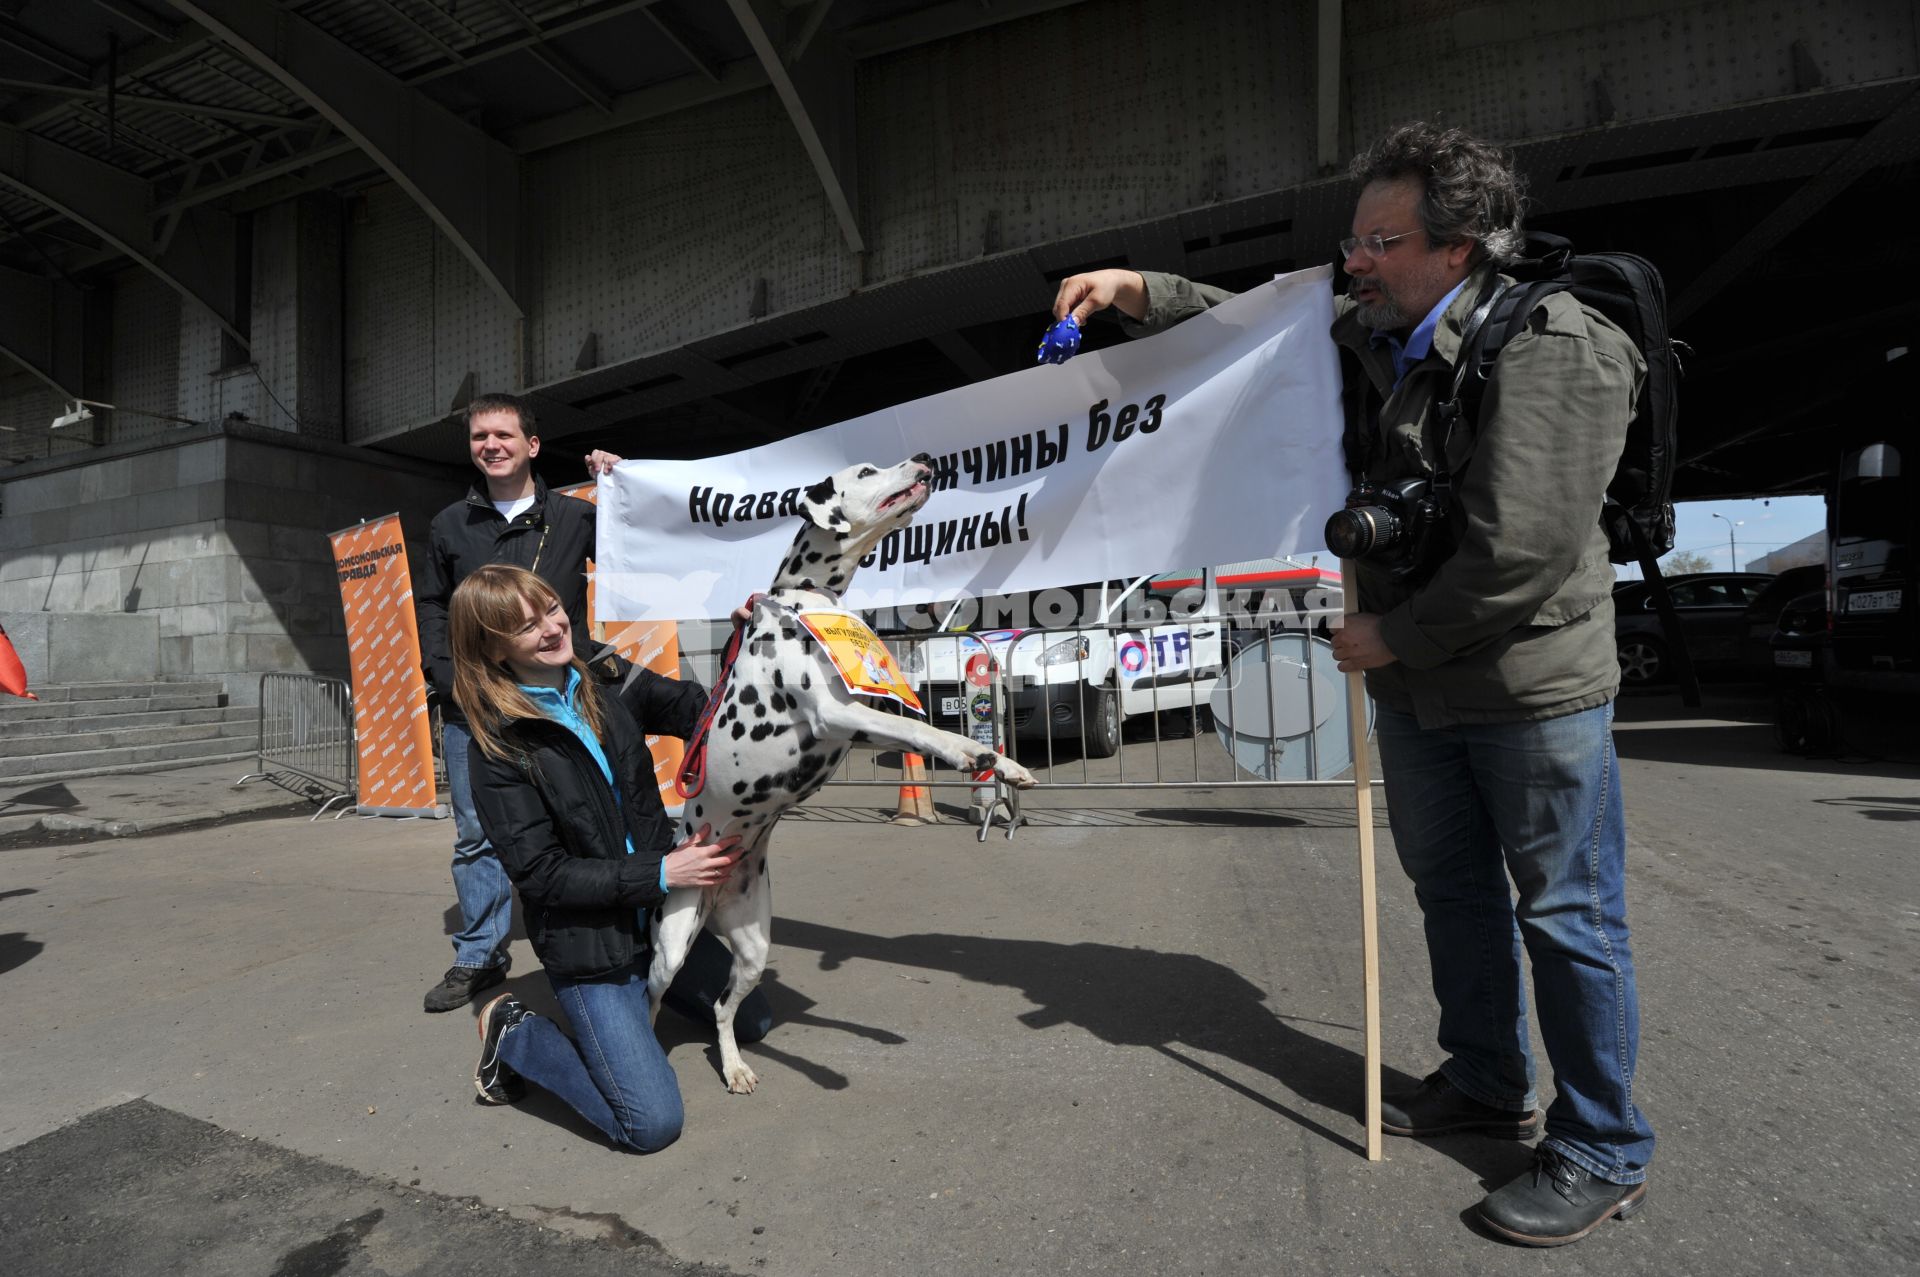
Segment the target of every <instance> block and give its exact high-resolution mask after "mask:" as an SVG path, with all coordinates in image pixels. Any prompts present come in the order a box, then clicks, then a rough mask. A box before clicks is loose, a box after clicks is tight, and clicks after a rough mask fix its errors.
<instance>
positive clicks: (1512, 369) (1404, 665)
mask: <svg viewBox="0 0 1920 1277" xmlns="http://www.w3.org/2000/svg"><path fill="white" fill-rule="evenodd" d="M1350 176H1351V177H1352V178H1353V180H1354V182H1355V185H1356V186H1357V187H1358V199H1357V202H1356V204H1355V208H1354V214H1353V222H1352V230H1351V232H1350V236H1349V238H1347V239H1346V240H1344V241H1342V243H1341V245H1340V247H1341V251H1342V253H1343V254H1344V255H1345V262H1344V266H1345V270H1346V273H1347V275H1348V276H1349V277H1350V279H1349V286H1348V295H1347V296H1346V297H1345V298H1342V299H1337V300H1336V303H1335V318H1334V322H1333V326H1332V329H1331V332H1332V336H1333V339H1334V341H1335V342H1336V343H1337V344H1338V345H1339V346H1340V347H1341V350H1342V355H1341V360H1342V366H1343V370H1344V378H1345V383H1346V385H1345V389H1346V400H1347V415H1348V421H1347V428H1348V440H1349V454H1348V455H1349V462H1350V464H1352V465H1353V466H1354V468H1355V471H1356V474H1355V480H1356V488H1357V491H1356V494H1355V504H1361V505H1372V506H1374V507H1376V508H1377V509H1380V510H1385V511H1387V512H1389V513H1393V514H1397V515H1402V516H1405V518H1406V519H1407V521H1408V522H1407V523H1405V524H1403V525H1402V529H1403V531H1402V534H1401V535H1400V536H1398V537H1397V538H1396V537H1394V536H1393V535H1392V531H1393V524H1392V523H1391V522H1389V521H1387V520H1385V519H1378V518H1374V519H1373V520H1372V521H1369V519H1368V517H1367V516H1365V515H1361V516H1354V515H1349V516H1347V518H1348V525H1347V527H1346V534H1347V537H1348V538H1349V539H1350V540H1351V544H1349V545H1346V546H1336V547H1335V548H1336V549H1338V550H1346V551H1347V552H1348V553H1355V552H1364V551H1369V550H1370V552H1367V553H1365V554H1364V557H1360V558H1357V559H1356V560H1354V561H1353V572H1354V576H1355V577H1356V580H1355V582H1354V584H1355V585H1356V586H1357V588H1358V591H1359V606H1360V610H1359V611H1358V612H1357V613H1356V614H1355V615H1352V616H1349V617H1348V618H1347V621H1346V625H1345V627H1344V629H1342V630H1341V631H1340V632H1339V634H1338V636H1337V637H1336V639H1335V641H1334V652H1335V655H1336V656H1337V657H1338V659H1339V662H1340V668H1341V670H1343V671H1353V670H1364V671H1366V676H1367V688H1368V691H1369V692H1370V693H1371V694H1372V695H1373V698H1374V700H1375V701H1376V702H1377V703H1378V715H1379V717H1378V732H1379V741H1380V754H1381V761H1382V764H1383V770H1384V773H1385V780H1386V789H1387V810H1388V815H1389V818H1390V822H1391V825H1392V830H1393V837H1394V845H1395V847H1396V849H1397V851H1398V853H1399V856H1400V862H1401V865H1402V867H1403V868H1404V869H1405V870H1406V872H1407V875H1408V876H1409V877H1410V878H1411V879H1412V880H1413V884H1414V888H1415V895H1416V896H1417V898H1418V900H1419V903H1420V909H1421V912H1422V914H1423V916H1424V919H1425V926H1426V937H1427V954H1428V959H1429V962H1430V965H1431V968H1432V976H1433V991H1434V995H1435V998H1436V999H1437V1000H1438V1002H1439V1006H1440V1025H1439V1034H1438V1040H1439V1045H1440V1049H1441V1052H1442V1054H1443V1056H1444V1058H1443V1060H1442V1061H1441V1063H1440V1065H1439V1067H1438V1068H1437V1069H1435V1070H1434V1071H1433V1072H1432V1073H1430V1074H1429V1075H1428V1076H1427V1077H1426V1078H1425V1080H1423V1081H1422V1082H1421V1083H1420V1084H1419V1085H1418V1086H1417V1087H1415V1088H1414V1089H1412V1090H1410V1091H1406V1092H1403V1093H1399V1094H1394V1095H1389V1096H1387V1097H1385V1103H1384V1104H1383V1110H1382V1113H1383V1124H1384V1126H1385V1129H1386V1130H1388V1131H1390V1132H1392V1133H1394V1134H1396V1135H1406V1136H1415V1137H1421V1136H1437V1135H1443V1134H1450V1133H1455V1132H1476V1133H1480V1134H1483V1135H1486V1136H1489V1137H1492V1138H1496V1139H1511V1140H1524V1139H1531V1138H1532V1137H1533V1136H1534V1135H1535V1134H1537V1133H1539V1132H1540V1131H1541V1129H1542V1127H1543V1125H1544V1129H1545V1136H1546V1137H1545V1139H1543V1140H1542V1141H1541V1142H1540V1144H1539V1146H1538V1148H1537V1149H1536V1151H1535V1160H1534V1164H1533V1166H1532V1167H1531V1168H1530V1169H1529V1170H1527V1171H1526V1172H1525V1173H1523V1174H1522V1175H1520V1176H1519V1177H1518V1178H1516V1179H1514V1180H1513V1181H1511V1182H1510V1183H1507V1184H1505V1185H1503V1186H1502V1187H1500V1188H1498V1189H1496V1190H1495V1191H1494V1192H1492V1193H1490V1194H1489V1195H1488V1196H1487V1197H1486V1198H1485V1199H1484V1200H1483V1201H1482V1202H1481V1203H1480V1205H1479V1207H1478V1214H1479V1217H1480V1219H1481V1220H1482V1221H1483V1222H1485V1223H1486V1225H1487V1226H1488V1227H1489V1228H1491V1229H1492V1230H1494V1231H1495V1232H1496V1233H1498V1234H1499V1235H1501V1236H1503V1237H1506V1238H1508V1239H1510V1240H1513V1241H1517V1242H1521V1243H1524V1244H1528V1245H1536V1246H1552V1245H1561V1244H1564V1243H1567V1242H1572V1241H1577V1240H1578V1239H1580V1238H1581V1237H1584V1236H1586V1234H1587V1233H1589V1232H1591V1231H1592V1230H1593V1229H1594V1228H1597V1227H1598V1226H1599V1225H1600V1224H1601V1223H1602V1222H1603V1221H1605V1220H1607V1219H1610V1218H1613V1217H1615V1216H1620V1217H1623V1218H1624V1217H1625V1216H1626V1215H1628V1214H1629V1213H1631V1212H1632V1211H1634V1210H1635V1209H1637V1208H1638V1207H1639V1205H1640V1204H1641V1202H1642V1201H1643V1200H1644V1198H1645V1194H1646V1177H1647V1164H1648V1162H1649V1160H1650V1159H1651V1157H1652V1153H1653V1143H1654V1139H1653V1132H1652V1129H1651V1127H1649V1125H1648V1124H1647V1121H1646V1119H1645V1118H1644V1116H1642V1114H1641V1113H1640V1110H1639V1109H1638V1108H1637V1107H1636V1106H1635V1104H1634V1097H1633V1080H1634V1071H1635V1064H1636V1054H1637V1050H1638V1041H1639V1009H1638V999H1637V995H1636V992H1635V986H1634V971H1633V958H1632V954H1631V951H1630V949H1629V947H1628V933H1627V920H1626V892H1625V886H1626V883H1625V871H1626V820H1625V814H1624V810H1623V807H1622V803H1621V793H1620V774H1619V765H1618V760H1617V758H1616V756H1615V754H1614V749H1613V733H1612V723H1613V700H1614V696H1615V694H1616V692H1617V691H1618V689H1619V678H1620V673H1619V665H1618V661H1617V658H1616V656H1615V651H1614V641H1613V604H1612V598H1611V594H1612V587H1613V580H1614V574H1613V569H1612V567H1611V566H1610V565H1609V563H1608V558H1607V538H1606V534H1605V532H1604V531H1603V530H1602V528H1601V525H1600V509H1601V503H1602V499H1603V497H1604V495H1605V493H1606V489H1607V485H1608V482H1609V480H1610V479H1611V478H1612V476H1613V473H1614V468H1615V465H1616V463H1617V462H1618V461H1619V458H1620V454H1621V449H1622V447H1623V445H1624V442H1625V438H1626V429H1627V422H1628V419H1629V417H1630V416H1631V415H1632V411H1633V406H1634V402H1635V397H1636V395H1637V393H1638V391H1639V387H1640V384H1641V381H1642V378H1643V376H1644V374H1645V362H1644V360H1643V359H1642V358H1641V356H1640V353H1639V352H1638V351H1637V350H1636V349H1635V348H1634V346H1633V344H1632V342H1631V341H1630V340H1629V339H1628V338H1627V337H1626V336H1625V335H1624V334H1623V333H1621V332H1620V330H1619V329H1617V328H1615V327H1614V326H1613V325H1612V324H1610V323H1608V322H1607V320H1606V319H1604V318H1603V317H1601V316H1600V315H1599V314H1597V313H1595V312H1594V311H1592V310H1590V309H1588V308H1586V307H1584V306H1582V305H1581V304H1580V303H1579V302H1578V301H1576V300H1575V299H1574V298H1573V296H1572V295H1571V294H1569V293H1565V292H1561V293H1554V294H1551V295H1549V296H1547V297H1546V298H1545V299H1544V300H1543V301H1542V302H1541V303H1540V304H1539V305H1538V306H1537V307H1536V308H1535V309H1534V310H1533V312H1532V313H1531V314H1530V315H1529V316H1528V317H1527V322H1526V326H1525V329H1524V331H1522V332H1520V333H1519V334H1518V335H1516V336H1515V337H1513V338H1512V339H1511V341H1509V342H1508V344H1507V345H1506V346H1505V347H1504V348H1503V349H1502V351H1501V354H1500V356H1499V359H1498V362H1497V363H1496V364H1495V366H1494V370H1493V372H1492V374H1491V378H1490V381H1489V383H1488V385H1487V387H1486V390H1485V394H1484V397H1483V399H1482V401H1481V404H1480V408H1479V411H1478V413H1477V422H1475V421H1463V422H1459V423H1456V424H1455V425H1454V427H1453V428H1452V429H1451V430H1448V429H1447V428H1446V427H1445V426H1444V425H1443V424H1442V423H1443V419H1442V418H1440V417H1438V416H1437V413H1438V408H1439V405H1440V404H1441V403H1442V402H1444V401H1446V400H1447V399H1449V398H1451V394H1452V382H1453V376H1454V367H1453V361H1454V358H1455V356H1456V355H1457V354H1458V353H1459V351H1460V349H1461V345H1462V340H1463V330H1464V328H1465V326H1466V324H1467V323H1468V321H1469V317H1470V316H1471V314H1472V313H1473V311H1474V310H1475V307H1476V306H1477V304H1478V303H1479V301H1480V299H1481V298H1482V297H1483V295H1484V294H1485V292H1486V290H1487V289H1488V288H1489V285H1490V284H1491V283H1492V281H1493V280H1494V278H1495V276H1496V273H1497V271H1498V268H1499V266H1500V265H1501V264H1502V263H1504V262H1507V261H1510V260H1512V259H1513V258H1514V256H1515V255H1516V253H1517V251H1518V249H1519V248H1520V246H1521V242H1522V240H1521V212H1522V206H1523V203H1524V195H1523V190H1522V183H1521V180H1520V178H1519V176H1518V174H1516V173H1515V172H1514V169H1513V165H1512V161H1511V158H1510V157H1509V156H1507V155H1506V154H1505V153H1504V152H1503V151H1501V150H1499V149H1498V148H1496V147H1493V146H1490V145H1488V144H1487V143H1484V142H1481V141H1479V140H1477V139H1475V138H1473V137H1471V136H1469V135H1468V134H1466V133H1464V132H1462V131H1460V130H1457V129H1445V130H1443V129H1440V128H1437V127H1435V126H1432V125H1428V124H1421V123H1415V124H1408V125H1404V126H1401V127H1399V128H1396V129H1394V130H1393V131H1391V132H1390V133H1388V134H1387V135H1386V136H1385V137H1383V138H1382V139H1380V140H1379V141H1378V142H1377V143H1375V144H1374V145H1373V146H1372V147H1370V148H1369V149H1368V150H1367V151H1365V152H1364V153H1363V154H1361V155H1359V156H1358V157H1356V158H1355V160H1354V161H1353V164H1352V166H1351V168H1350ZM1230 296H1231V294H1229V293H1227V292H1225V291H1223V290H1220V289H1217V288H1213V287H1210V286H1207V285H1203V284H1195V283H1193V282H1191V281H1189V280H1185V279H1181V278H1179V277H1178V276H1173V275H1163V274H1155V273H1137V272H1134V271H1127V270H1104V271H1095V272H1092V273H1089V274H1084V275H1075V276H1072V277H1070V278H1068V279H1066V280H1064V281H1063V282H1062V283H1061V285H1060V290H1059V294H1058V296H1057V297H1056V299H1055V302H1054V313H1055V315H1056V316H1057V317H1064V316H1065V315H1067V314H1069V313H1072V314H1073V315H1074V316H1075V318H1077V319H1079V320H1081V321H1083V322H1084V321H1085V319H1086V318H1087V317H1088V316H1090V315H1091V314H1093V313H1094V312H1096V311H1099V310H1101V309H1103V308H1105V307H1108V306H1112V307H1114V308H1116V309H1117V310H1118V311H1120V312H1121V314H1122V315H1123V316H1125V319H1124V320H1123V323H1124V325H1125V327H1126V328H1127V330H1128V331H1129V332H1130V333H1133V334H1135V335H1139V334H1144V333H1150V332H1155V331H1159V330H1161V329H1163V328H1166V327H1168V326H1170V325H1172V324H1176V323H1179V322H1180V321H1181V320H1183V319H1186V318H1189V317H1190V316H1193V315H1195V314H1198V313H1200V312H1201V311H1203V310H1205V309H1207V308H1208V307H1209V306H1212V305H1215V304H1218V303H1220V302H1222V301H1225V300H1226V299H1227V298H1229V297H1230ZM1436 463H1438V464H1436ZM1410 480H1411V481H1416V482H1414V483H1413V484H1411V485H1409V483H1408V481H1410ZM1363 494H1364V495H1363ZM1423 514H1431V515H1432V516H1433V517H1432V519H1431V523H1430V524H1429V525H1427V526H1428V529H1429V530H1426V531H1423V530H1422V526H1423V525H1422V523H1421V517H1422V515H1423ZM1356 517H1358V518H1359V519H1360V522H1359V523H1355V522H1353V520H1354V519H1355V518H1356ZM1339 518H1340V516H1336V520H1338V519H1339ZM1377 533H1385V535H1373V534H1377ZM1370 538H1371V539H1373V540H1375V541H1377V542H1379V544H1376V545H1374V546H1372V547H1368V546H1367V544H1366V543H1367V541H1368V540H1369V539H1370ZM1335 539H1339V538H1335ZM1509 881H1511V884H1512V888H1513V890H1514V891H1515V892H1517V895H1518V900H1517V902H1515V901H1513V900H1512V898H1511V896H1510V894H1509ZM1523 943H1524V944H1525V946H1526V951H1527V955H1528V957H1529V958H1530V959H1531V961H1532V967H1533V978H1534V988H1535V993H1536V1003H1537V1012H1538V1015H1539V1019H1540V1034H1541V1038H1542V1039H1543V1041H1544V1042H1545V1044H1546V1049H1547V1056H1548V1059H1549V1061H1550V1063H1551V1064H1552V1068H1553V1083H1554V1093H1555V1094H1554V1100H1553V1103H1552V1105H1551V1106H1550V1107H1549V1108H1548V1109H1547V1112H1546V1114H1545V1120H1544V1123H1543V1122H1542V1118H1541V1115H1540V1113H1539V1112H1538V1111H1536V1103H1537V1099H1536V1095H1535V1089H1534V1062H1533V1057H1532V1053H1531V1051H1530V1049H1529V1046H1528V1033H1527V1018H1526V1017H1527V1010H1526V986H1525V983H1524V981H1523V980H1522V978H1521V970H1520V962H1521V952H1520V951H1521V945H1522V944H1523Z"/></svg>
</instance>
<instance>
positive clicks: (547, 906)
mask: <svg viewBox="0 0 1920 1277" xmlns="http://www.w3.org/2000/svg"><path fill="white" fill-rule="evenodd" d="M596 694H600V695H602V701H601V704H602V705H603V706H604V708H605V719H606V736H605V739H604V740H602V741H601V748H602V749H603V750H604V751H605V752H606V755H607V764H608V766H609V767H611V768H612V769H613V774H614V777H615V778H616V779H617V780H618V781H619V782H620V784H619V794H618V796H617V797H616V796H615V794H614V793H613V792H612V791H611V790H609V789H608V787H607V784H606V781H605V779H604V777H602V775H601V773H600V765H599V764H598V763H596V762H594V760H593V755H591V754H589V753H588V752H587V748H586V746H585V745H582V744H581V743H580V739H579V738H578V737H577V736H575V735H574V734H573V733H572V732H571V731H569V730H567V729H566V728H565V727H562V726H561V725H560V724H558V723H555V722H552V721H550V720H548V719H544V718H541V719H517V720H515V721H514V722H512V723H511V724H509V725H508V727H507V730H506V732H505V734H504V736H503V739H504V740H505V742H506V744H507V746H508V751H509V753H510V754H511V755H512V757H509V758H504V759H502V758H491V757H489V756H488V755H487V754H486V753H485V752H484V751H482V750H480V749H479V748H477V747H476V748H474V749H471V750H469V751H468V752H467V768H468V775H469V776H470V777H471V779H472V782H473V799H474V805H475V806H476V807H477V808H479V811H480V824H481V827H482V828H483V829H485V830H486V834H487V841H488V842H489V843H491V844H492V845H493V854H494V855H496V856H498V857H499V858H500V863H501V864H502V865H504V866H505V867H506V870H507V876H508V877H509V878H511V879H513V885H514V886H516V887H518V888H519V889H520V903H521V906H522V911H521V917H522V920H523V921H524V922H525V923H526V928H527V939H528V940H529V941H530V942H531V943H532V945H533V951H534V953H536V954H537V955H539V958H540V965H541V966H542V967H544V968H545V969H546V970H547V971H548V973H550V974H552V975H558V976H564V977H566V978H568V979H572V980H586V979H593V978H594V977H597V976H604V975H608V974H610V973H612V972H615V971H619V970H622V969H624V968H626V967H628V966H629V965H631V964H633V963H634V962H635V961H636V960H643V959H646V958H647V957H648V956H649V950H648V947H647V945H648V941H647V935H646V931H645V929H644V924H643V923H642V922H641V920H640V918H639V917H638V915H637V913H636V910H638V909H641V908H643V907H645V906H647V905H651V904H652V903H654V902H655V901H657V900H659V899H661V897H662V894H663V893H662V892H661V890H660V861H661V859H662V858H663V857H664V856H665V854H666V853H667V852H669V851H671V850H672V849H673V845H674V833H675V829H674V824H673V821H672V820H671V819H670V818H669V817H668V815H667V812H666V808H665V807H664V806H663V805H662V804H661V802H660V791H659V789H658V788H657V787H656V786H655V784H654V780H653V758H652V755H650V754H649V753H648V752H647V742H646V733H653V734H656V735H665V736H678V737H680V738H682V739H685V738H686V737H688V736H691V735H692V734H693V728H694V724H695V723H696V722H697V721H698V719H699V717H700V711H701V709H702V707H703V706H704V705H705V704H706V699H707V694H706V689H705V688H703V687H701V686H700V684H698V683H696V682H693V681H691V680H681V679H671V678H662V677H661V676H660V675H658V674H654V673H652V672H651V671H649V670H645V669H637V670H634V671H633V673H632V675H631V677H630V678H629V679H628V681H627V683H626V686H625V687H624V688H623V689H621V690H620V692H619V694H618V697H617V698H616V697H615V696H609V695H605V694H603V693H596ZM636 720H637V721H636ZM628 838H631V839H632V840H633V848H634V851H633V854H632V855H628V854H627V846H626V844H627V839H628Z"/></svg>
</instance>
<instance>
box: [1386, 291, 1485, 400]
mask: <svg viewBox="0 0 1920 1277" xmlns="http://www.w3.org/2000/svg"><path fill="white" fill-rule="evenodd" d="M1466 286H1467V281H1466V280H1464V279H1463V280H1461V281H1460V282H1459V283H1457V284H1455V285H1454V286H1453V290H1452V291H1451V292H1449V293H1448V294H1447V295H1446V296H1445V297H1442V298H1441V299H1440V300H1439V301H1437V302H1435V303H1434V306H1433V309H1432V310H1430V311H1428V312H1427V317H1426V318H1425V319H1423V320H1421V321H1420V323H1419V324H1418V325H1417V326H1415V328H1414V330H1413V331H1412V332H1411V333H1408V334H1407V339H1406V341H1404V342H1402V341H1401V340H1400V339H1399V338H1398V337H1396V336H1394V335H1393V334H1392V333H1390V332H1388V331H1387V330H1386V329H1384V328H1376V329H1374V330H1373V335H1372V336H1371V337H1369V338H1368V339H1367V340H1368V342H1369V343H1370V344H1372V345H1373V347H1374V348H1375V349H1378V348H1379V347H1381V346H1383V345H1384V346H1385V347H1386V348H1387V350H1388V352H1389V353H1390V354H1392V356H1393V384H1394V387H1395V388H1396V389H1397V388H1398V387H1399V385H1400V383H1401V381H1403V380H1404V379H1405V378H1406V375H1407V369H1409V368H1411V367H1413V366H1414V365H1415V364H1417V363H1419V362H1420V361H1421V360H1422V359H1425V358H1426V357H1427V352H1428V351H1430V350H1432V349H1433V330H1434V329H1436V328H1438V327H1439V326H1440V316H1442V315H1444V314H1446V313H1447V307H1449V306H1451V305H1453V299H1454V298H1456V297H1458V296H1459V295H1460V290H1461V289H1463V288H1465V287H1466Z"/></svg>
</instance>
